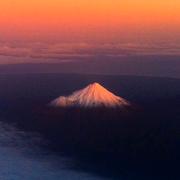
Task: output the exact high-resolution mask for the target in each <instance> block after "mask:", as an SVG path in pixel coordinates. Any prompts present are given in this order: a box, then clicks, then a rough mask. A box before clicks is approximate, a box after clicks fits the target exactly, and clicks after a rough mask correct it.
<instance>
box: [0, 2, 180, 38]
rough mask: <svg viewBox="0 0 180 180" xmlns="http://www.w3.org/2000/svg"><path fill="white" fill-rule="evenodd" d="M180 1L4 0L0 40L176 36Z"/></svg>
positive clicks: (1, 7) (178, 26) (1, 6)
mask: <svg viewBox="0 0 180 180" xmlns="http://www.w3.org/2000/svg"><path fill="white" fill-rule="evenodd" d="M179 31H180V0H3V1H1V2H0V39H3V40H5V39H6V38H7V39H11V38H12V39H13V38H15V37H18V38H20V39H21V38H22V39H23V38H25V39H26V38H27V39H28V38H30V39H33V38H34V39H36V40H37V39H38V38H42V39H43V38H44V39H46V38H47V39H48V38H52V37H53V36H54V37H57V38H59V39H60V40H61V39H63V40H64V41H68V40H71V39H72V40H79V41H83V40H84V39H90V40H91V39H93V38H96V39H98V38H99V40H100V39H107V40H111V39H112V40H113V39H121V38H123V37H124V36H126V37H127V39H128V37H131V38H133V37H137V38H138V37H141V36H143V37H144V38H149V39H151V38H152V39H156V38H158V37H159V38H165V37H167V39H168V38H169V39H171V38H173V39H176V36H178V35H179Z"/></svg>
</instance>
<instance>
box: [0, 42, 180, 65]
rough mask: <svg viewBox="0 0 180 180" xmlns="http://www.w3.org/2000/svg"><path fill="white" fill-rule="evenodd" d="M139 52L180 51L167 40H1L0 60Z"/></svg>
mask: <svg viewBox="0 0 180 180" xmlns="http://www.w3.org/2000/svg"><path fill="white" fill-rule="evenodd" d="M138 55H180V45H178V44H170V43H159V44H150V43H149V44H148V43H147V44H135V43H104V44H103V43H101V44H93V43H3V42H1V43H0V56H1V58H0V64H9V63H40V62H42V63H57V62H69V61H75V60H76V61H79V60H90V59H93V58H100V57H101V58H102V57H113V58H118V57H122V56H138ZM2 56H3V58H2ZM4 56H6V58H4Z"/></svg>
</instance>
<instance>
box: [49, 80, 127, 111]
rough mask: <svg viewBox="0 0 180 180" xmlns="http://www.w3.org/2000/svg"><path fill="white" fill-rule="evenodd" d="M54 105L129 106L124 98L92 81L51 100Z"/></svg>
mask: <svg viewBox="0 0 180 180" xmlns="http://www.w3.org/2000/svg"><path fill="white" fill-rule="evenodd" d="M50 104H51V106H54V107H86V108H87V107H120V108H124V107H127V106H130V103H129V102H128V101H126V100H125V99H123V98H121V97H119V96H116V95H114V94H113V93H111V92H110V91H108V90H107V89H105V88H104V87H103V86H101V85H100V84H99V83H92V84H90V85H88V86H87V87H85V88H84V89H81V90H78V91H75V92H74V93H72V94H71V95H69V96H60V97H58V98H57V99H55V100H54V101H52V102H51V103H50Z"/></svg>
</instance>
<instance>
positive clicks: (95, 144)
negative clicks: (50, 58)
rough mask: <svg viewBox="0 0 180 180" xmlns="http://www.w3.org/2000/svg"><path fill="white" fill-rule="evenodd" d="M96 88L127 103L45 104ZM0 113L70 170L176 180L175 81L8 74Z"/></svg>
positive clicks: (179, 147) (178, 123) (179, 138)
mask: <svg viewBox="0 0 180 180" xmlns="http://www.w3.org/2000/svg"><path fill="white" fill-rule="evenodd" d="M92 82H99V83H100V84H102V85H103V86H104V87H106V88H107V89H109V90H111V91H112V92H113V93H115V94H117V95H119V96H121V97H124V98H126V99H127V100H129V101H130V102H132V104H133V108H132V109H129V110H128V112H123V113H122V112H121V111H119V110H118V109H104V108H101V109H77V108H76V109H75V108H70V109H57V108H55V109H54V108H51V107H49V106H47V105H48V103H49V102H50V101H51V100H53V99H55V98H56V97H58V96H60V95H67V94H69V93H71V92H73V91H74V90H77V89H80V88H82V87H84V86H86V85H88V84H89V83H92ZM0 87H1V88H0V115H1V119H4V120H5V121H6V122H8V123H13V124H16V126H17V127H18V128H20V129H22V130H24V131H30V132H31V131H33V132H40V133H41V134H42V135H43V136H44V137H45V138H46V139H47V140H49V144H48V146H47V147H46V148H48V149H49V150H51V151H53V152H54V153H56V154H58V153H59V154H64V155H65V156H71V157H73V158H74V159H75V164H74V167H73V168H74V169H76V170H79V171H88V172H91V173H97V174H99V175H100V176H102V177H112V178H113V179H120V177H122V176H123V177H125V179H131V178H133V179H138V180H139V179H158V180H159V179H173V180H175V179H179V178H180V175H179V172H178V169H179V165H180V164H179V160H180V156H179V152H180V80H179V79H173V78H153V77H138V76H137V77H135V76H103V75H101V76H100V75H99V76H96V75H75V74H71V75H65V74H11V75H10V74H9V75H6V74H4V75H1V76H0Z"/></svg>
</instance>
